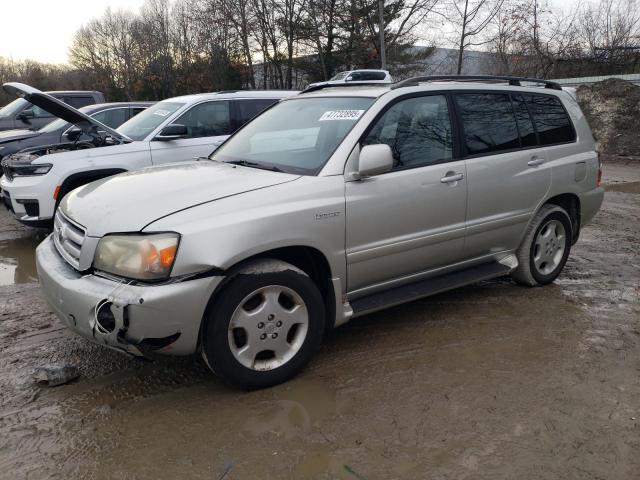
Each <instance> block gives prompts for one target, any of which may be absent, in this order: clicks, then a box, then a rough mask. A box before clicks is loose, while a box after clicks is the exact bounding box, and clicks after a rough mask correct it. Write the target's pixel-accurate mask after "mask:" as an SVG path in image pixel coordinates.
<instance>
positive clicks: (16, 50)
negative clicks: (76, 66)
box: [0, 0, 143, 63]
mask: <svg viewBox="0 0 640 480" xmlns="http://www.w3.org/2000/svg"><path fill="white" fill-rule="evenodd" d="M142 3H143V0H0V19H1V21H0V57H9V58H14V59H15V60H22V59H25V58H30V59H33V60H38V61H40V62H48V63H65V62H66V61H67V50H68V48H69V45H71V40H72V38H73V34H74V33H75V32H76V30H78V28H80V27H81V26H82V25H83V24H84V23H86V22H88V21H89V20H91V19H92V18H94V17H99V16H100V15H102V13H103V12H104V10H105V9H106V8H107V7H108V6H111V8H113V9H114V10H116V9H120V8H124V9H130V10H133V11H138V9H139V8H140V6H141V5H142Z"/></svg>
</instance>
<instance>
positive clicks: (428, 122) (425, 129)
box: [362, 95, 453, 170]
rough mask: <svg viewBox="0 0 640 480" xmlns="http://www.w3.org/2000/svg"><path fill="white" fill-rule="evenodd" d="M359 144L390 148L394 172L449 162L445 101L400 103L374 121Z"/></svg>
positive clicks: (450, 143) (426, 99)
mask: <svg viewBox="0 0 640 480" xmlns="http://www.w3.org/2000/svg"><path fill="white" fill-rule="evenodd" d="M362 143H363V145H375V144H380V143H386V144H387V145H389V146H390V147H391V151H392V152H393V158H394V160H395V161H394V170H400V169H403V168H415V167H422V166H425V165H431V164H434V163H440V162H443V161H448V160H451V159H452V158H453V141H452V133H451V119H450V116H449V107H448V105H447V99H446V97H445V96H443V95H429V96H424V97H415V98H409V99H407V100H401V101H400V102H398V103H396V104H395V105H393V106H392V107H391V108H389V109H388V110H387V111H386V112H385V113H384V114H383V115H382V117H380V118H379V119H378V120H377V122H376V123H375V125H374V126H373V128H372V129H371V130H370V131H369V133H368V134H367V136H366V137H365V139H364V140H363V142H362Z"/></svg>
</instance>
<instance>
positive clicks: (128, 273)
mask: <svg viewBox="0 0 640 480" xmlns="http://www.w3.org/2000/svg"><path fill="white" fill-rule="evenodd" d="M179 241H180V235H178V234H177V233H155V234H149V235H141V234H131V235H106V236H104V237H102V238H101V239H100V242H98V248H97V249H96V254H95V257H94V259H93V267H94V268H96V269H97V270H102V271H103V272H106V273H111V274H113V275H118V276H121V277H126V278H133V279H136V280H151V281H154V280H164V279H166V278H168V277H169V274H170V273H171V268H172V267H173V263H174V261H175V259H176V253H177V251H178V243H179Z"/></svg>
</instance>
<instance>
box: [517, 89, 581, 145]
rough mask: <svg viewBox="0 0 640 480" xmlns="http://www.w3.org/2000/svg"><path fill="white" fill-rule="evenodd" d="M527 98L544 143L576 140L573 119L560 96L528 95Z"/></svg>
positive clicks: (541, 141) (550, 143)
mask: <svg viewBox="0 0 640 480" xmlns="http://www.w3.org/2000/svg"><path fill="white" fill-rule="evenodd" d="M526 100H527V104H528V105H529V109H530V110H531V114H532V115H533V118H534V120H535V122H536V128H537V129H538V137H539V138H540V143H541V144H542V145H552V144H554V143H564V142H572V141H574V140H575V134H574V132H573V128H572V126H571V120H570V119H569V116H568V115H567V112H566V111H565V109H564V107H563V106H562V103H561V102H560V100H559V99H558V98H556V97H554V96H551V95H527V96H526Z"/></svg>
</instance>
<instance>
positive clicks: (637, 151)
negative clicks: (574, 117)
mask: <svg viewBox="0 0 640 480" xmlns="http://www.w3.org/2000/svg"><path fill="white" fill-rule="evenodd" d="M577 96H578V103H580V107H581V108H582V111H583V112H584V114H585V115H586V117H587V120H588V121H589V126H590V127H591V129H592V130H593V135H594V137H595V138H596V140H597V141H598V142H600V145H601V148H602V151H603V152H605V153H607V154H609V155H621V156H633V155H640V87H639V86H637V85H634V84H633V83H630V82H627V81H625V80H620V79H617V78H610V79H608V80H604V81H602V82H598V83H594V84H593V85H583V86H581V87H579V88H578V89H577Z"/></svg>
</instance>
